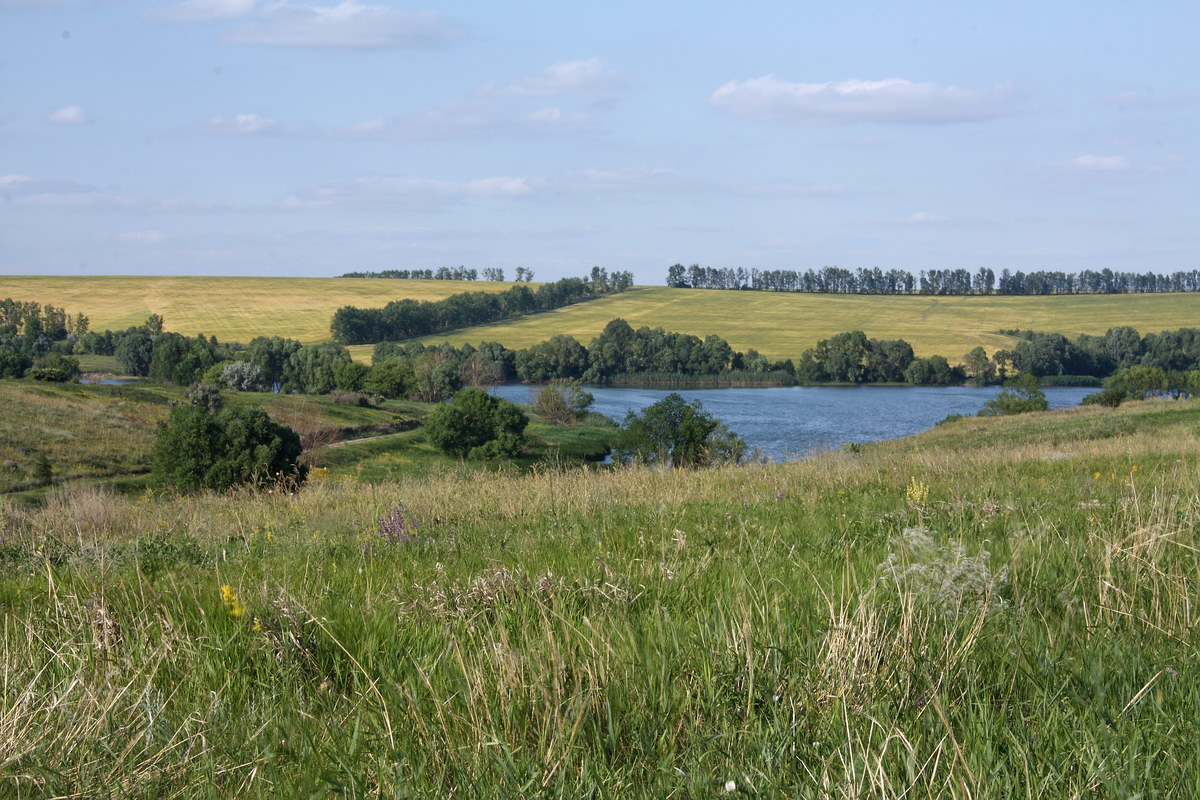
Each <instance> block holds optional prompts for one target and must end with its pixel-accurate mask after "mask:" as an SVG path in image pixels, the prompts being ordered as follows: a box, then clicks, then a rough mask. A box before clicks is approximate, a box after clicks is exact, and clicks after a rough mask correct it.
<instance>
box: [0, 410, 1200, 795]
mask: <svg viewBox="0 0 1200 800" xmlns="http://www.w3.org/2000/svg"><path fill="white" fill-rule="evenodd" d="M1198 436H1200V405H1198V404H1197V403H1195V402H1187V401H1184V402H1178V401H1147V402H1142V403H1133V404H1129V405H1126V406H1123V407H1121V408H1120V409H1117V410H1115V411H1114V410H1109V409H1105V408H1085V409H1076V410H1071V411H1064V412H1052V413H1042V414H1026V415H1021V416H1019V417H1003V418H996V419H982V418H970V419H963V420H960V421H957V422H953V423H948V424H946V425H942V426H939V427H938V428H937V429H935V430H933V431H930V432H928V433H926V434H923V435H921V436H917V437H914V438H912V439H908V440H900V441H894V442H886V443H880V444H875V445H866V446H862V447H860V448H857V449H856V452H854V453H850V452H841V453H831V454H828V455H825V456H821V457H817V458H814V459H811V460H808V461H805V462H797V463H790V464H782V465H773V466H768V465H749V466H744V467H740V468H726V469H710V470H699V471H693V470H684V471H676V470H670V469H653V468H645V467H629V468H625V469H618V470H612V471H603V472H593V471H580V470H575V469H566V470H544V471H540V472H534V473H532V474H524V475H522V474H518V473H516V472H512V471H505V470H501V471H499V472H495V473H492V474H491V475H490V476H489V477H488V478H487V479H486V480H480V478H479V477H478V476H479V473H477V472H475V471H471V472H469V473H465V474H463V473H460V472H459V471H458V470H459V469H460V468H452V469H449V470H447V471H442V472H436V471H435V472H434V473H433V474H432V475H430V474H426V475H423V476H421V477H419V478H417V477H402V478H400V479H398V480H395V481H384V482H380V483H377V484H375V485H372V486H364V485H361V484H359V483H357V482H355V481H352V480H346V479H339V478H330V477H328V476H326V477H320V476H314V478H313V479H311V480H310V481H309V482H308V483H307V484H305V486H304V487H302V488H301V489H300V490H299V491H298V492H296V493H286V492H284V493H275V494H265V493H249V492H236V491H235V492H233V493H228V494H200V495H197V496H194V497H185V498H169V497H163V498H157V499H155V498H143V497H136V496H135V497H122V496H115V495H110V494H106V493H103V492H97V491H96V490H94V489H82V490H68V491H56V492H53V493H51V494H50V495H49V496H47V498H46V502H45V504H44V505H42V506H40V507H34V508H31V507H25V506H23V505H18V504H14V503H12V502H11V501H10V500H6V499H4V498H0V539H2V542H3V543H2V544H0V607H2V608H3V613H4V616H5V619H6V620H7V624H6V625H5V626H4V628H3V631H2V633H0V635H2V636H3V638H4V644H3V647H0V658H2V659H3V661H4V663H3V671H4V674H5V676H6V679H5V681H4V683H3V686H2V687H0V719H2V720H3V724H2V725H0V786H2V787H3V788H2V789H0V793H3V794H7V795H9V796H14V797H45V796H73V795H74V796H94V795H98V794H100V795H103V794H105V793H109V794H120V795H121V796H122V797H130V798H150V797H163V796H172V795H178V794H183V793H186V794H187V795H188V796H191V797H212V798H218V797H229V796H235V795H236V796H239V797H247V798H253V797H280V796H285V797H307V796H314V795H318V796H319V795H328V794H338V795H340V796H347V797H376V796H378V797H429V798H432V797H445V796H453V795H465V794H470V795H471V796H474V797H481V798H491V797H495V798H501V797H512V796H539V797H564V798H566V797H571V798H575V797H581V796H583V797H587V796H591V797H610V796H611V797H615V796H620V797H629V798H651V797H654V798H658V797H669V796H676V797H712V796H715V795H717V794H721V793H725V792H735V793H739V794H747V795H753V796H786V797H797V798H824V797H830V796H836V797H863V798H866V797H875V798H878V797H900V796H905V797H921V798H967V797H970V798H975V799H978V798H1009V797H1013V796H1024V795H1025V794H1027V793H1029V792H1030V791H1036V792H1037V793H1038V794H1040V795H1042V796H1046V797H1063V798H1094V797H1113V798H1115V797H1128V796H1133V795H1141V796H1147V797H1191V796H1195V795H1197V794H1200V782H1198V778H1197V776H1200V751H1198V750H1197V749H1196V747H1195V733H1196V717H1195V703H1196V698H1197V697H1198V696H1200V652H1198V649H1197V646H1196V642H1197V633H1198V631H1197V624H1198V623H1200V616H1198V608H1200V607H1198V606H1197V604H1196V603H1195V602H1194V588H1195V586H1196V585H1197V582H1198V581H1200V560H1198V558H1197V553H1198V552H1200V542H1198V541H1197V532H1198V531H1200V470H1198V469H1197V467H1198V464H1197V453H1200V438H1198ZM730 786H732V787H733V788H732V789H727V787H730Z"/></svg>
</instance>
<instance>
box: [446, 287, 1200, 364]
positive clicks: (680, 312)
mask: <svg viewBox="0 0 1200 800" xmlns="http://www.w3.org/2000/svg"><path fill="white" fill-rule="evenodd" d="M615 317H621V318H623V319H624V320H625V321H626V322H628V323H629V324H630V325H632V326H633V327H635V328H637V327H640V326H642V325H648V326H650V327H662V328H665V329H667V330H669V331H681V332H683V333H692V334H695V335H697V336H704V335H707V334H710V333H715V334H718V335H720V336H722V337H724V338H725V339H726V340H727V341H728V342H729V343H730V344H731V345H732V346H733V347H734V348H735V349H737V350H745V349H747V348H750V347H753V348H755V349H756V350H758V351H759V352H761V353H763V354H765V355H767V356H769V357H771V358H795V357H796V356H799V355H800V354H801V353H802V352H804V350H806V349H808V348H809V347H812V346H813V345H814V344H815V343H816V342H817V340H818V339H824V338H827V337H829V336H832V335H833V334H836V333H841V332H842V331H849V330H862V331H865V332H866V333H867V335H868V336H871V337H873V338H877V339H896V338H900V339H905V340H907V341H908V342H909V343H910V344H912V346H913V349H914V350H916V352H917V354H918V355H923V356H928V355H933V354H935V353H937V354H941V355H944V356H946V357H947V358H949V359H950V360H951V361H954V360H956V359H958V358H960V357H961V356H962V355H963V354H964V353H966V351H968V350H970V349H971V348H972V347H974V346H975V345H983V346H984V347H985V348H987V350H988V352H992V351H994V350H996V349H999V348H1002V347H1012V345H1013V340H1012V339H1011V338H1009V337H1006V336H999V335H997V334H995V333H994V331H996V330H999V329H1009V328H1023V329H1032V330H1037V331H1058V332H1061V333H1064V334H1066V335H1068V336H1075V335H1078V334H1081V333H1092V334H1100V333H1104V332H1105V331H1106V330H1108V329H1109V328H1111V327H1114V326H1118V325H1132V326H1133V327H1135V328H1137V329H1138V330H1140V331H1141V332H1142V333H1150V332H1158V331H1161V330H1167V329H1173V328H1181V327H1191V326H1200V294H1141V295H1133V294H1126V295H1073V296H1048V297H930V296H879V295H828V294H789V293H775V292H742V291H733V290H725V291H723V290H710V289H668V288H665V287H651V288H642V289H635V290H632V291H629V292H626V293H625V294H622V295H616V296H613V297H605V298H601V299H599V300H592V301H590V302H587V303H581V304H579V305H574V306H568V307H567V308H562V309H558V310H557V311H550V312H546V313H543V314H535V315H532V316H529V317H524V318H522V319H516V320H511V321H508V322H501V323H496V324H494V325H481V326H478V327H474V328H467V329H465V330H462V331H457V332H454V333H452V334H443V335H440V336H430V337H428V338H427V339H425V340H424V341H426V343H434V342H442V341H449V342H451V343H454V344H462V343H464V342H470V343H472V344H477V343H479V342H481V341H498V342H501V343H502V344H504V345H505V346H506V347H510V348H518V347H528V346H529V345H531V344H536V343H537V342H540V341H543V340H544V339H547V338H549V337H550V336H553V335H554V334H558V333H565V334H570V335H571V336H574V337H575V338H576V339H579V340H580V341H581V342H583V344H584V345H586V344H587V343H588V342H589V341H590V340H591V339H592V337H593V336H595V335H596V334H598V333H599V332H600V331H601V330H602V329H603V328H604V325H605V324H606V323H607V322H608V321H609V320H611V319H613V318H615Z"/></svg>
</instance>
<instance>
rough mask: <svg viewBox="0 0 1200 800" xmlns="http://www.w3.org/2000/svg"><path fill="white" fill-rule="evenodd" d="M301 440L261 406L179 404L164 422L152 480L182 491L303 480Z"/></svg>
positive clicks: (222, 488) (155, 444) (160, 425)
mask: <svg viewBox="0 0 1200 800" xmlns="http://www.w3.org/2000/svg"><path fill="white" fill-rule="evenodd" d="M300 452H301V446H300V437H299V436H298V435H297V434H296V432H295V431H293V430H292V429H291V428H288V427H285V426H283V425H279V424H276V423H275V422H272V421H271V419H270V417H268V416H267V412H266V411H264V410H263V409H262V408H261V407H259V406H227V407H224V408H222V409H220V410H218V411H215V412H214V411H213V410H211V404H210V405H193V404H191V403H188V404H181V405H177V406H175V407H174V408H172V409H171V413H170V416H168V417H167V419H166V421H164V422H160V423H159V426H158V434H157V436H156V437H155V441H154V451H153V467H152V469H151V478H152V480H154V481H155V482H156V483H157V484H159V485H160V486H165V487H169V488H173V489H176V490H178V491H181V492H194V491H199V490H202V489H210V490H213V491H224V490H225V489H228V488H230V487H232V486H236V485H239V484H246V483H249V484H258V485H261V484H263V483H266V482H268V481H271V480H276V479H279V478H287V479H291V480H297V481H299V480H303V478H304V468H303V466H302V465H300V464H299V458H300Z"/></svg>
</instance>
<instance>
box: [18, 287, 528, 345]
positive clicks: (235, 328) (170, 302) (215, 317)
mask: <svg viewBox="0 0 1200 800" xmlns="http://www.w3.org/2000/svg"><path fill="white" fill-rule="evenodd" d="M512 285H513V284H511V283H499V282H491V281H472V282H466V281H412V280H384V279H365V278H229V277H203V276H191V277H162V276H132V275H130V276H125V275H121V276H96V277H92V276H88V277H66V276H53V277H38V276H11V275H0V299H2V298H5V297H11V298H13V299H15V300H34V301H37V302H39V303H49V304H51V305H54V306H58V307H60V308H65V309H66V310H67V311H68V312H70V313H72V314H75V313H77V312H83V313H84V314H86V315H87V316H88V319H89V320H90V322H91V326H92V328H94V329H96V330H103V329H105V328H112V329H113V330H118V329H122V328H127V327H129V326H130V325H139V324H141V323H142V322H144V321H145V319H146V317H148V316H149V315H150V314H161V315H162V316H163V318H164V319H165V320H166V327H167V330H171V331H176V332H178V333H183V334H187V335H195V334H197V333H203V334H204V335H206V336H216V337H217V338H218V339H220V340H221V341H241V342H247V341H249V340H251V339H253V338H254V337H255V336H289V337H291V338H293V339H299V340H300V341H302V342H305V343H312V342H322V341H326V340H328V339H329V320H330V318H331V317H332V316H333V312H334V311H336V310H337V309H338V308H340V307H341V306H345V305H356V306H363V307H375V306H382V305H384V304H385V303H388V302H390V301H392V300H399V299H401V298H405V297H412V298H415V299H417V300H441V299H443V298H445V297H448V296H449V295H452V294H457V293H458V292H465V291H488V292H498V291H503V290H504V289H507V288H509V287H510V286H512Z"/></svg>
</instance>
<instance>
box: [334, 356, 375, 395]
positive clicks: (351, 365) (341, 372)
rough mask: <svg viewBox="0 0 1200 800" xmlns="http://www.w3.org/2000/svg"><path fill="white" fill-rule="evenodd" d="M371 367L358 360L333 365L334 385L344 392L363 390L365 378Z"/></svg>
mask: <svg viewBox="0 0 1200 800" xmlns="http://www.w3.org/2000/svg"><path fill="white" fill-rule="evenodd" d="M370 371H371V368H370V367H368V366H367V365H366V364H361V363H359V362H357V361H343V362H341V363H339V364H334V366H333V385H334V386H335V387H337V389H338V390H339V391H343V392H361V391H362V388H363V379H364V378H366V377H367V373H368V372H370Z"/></svg>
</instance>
